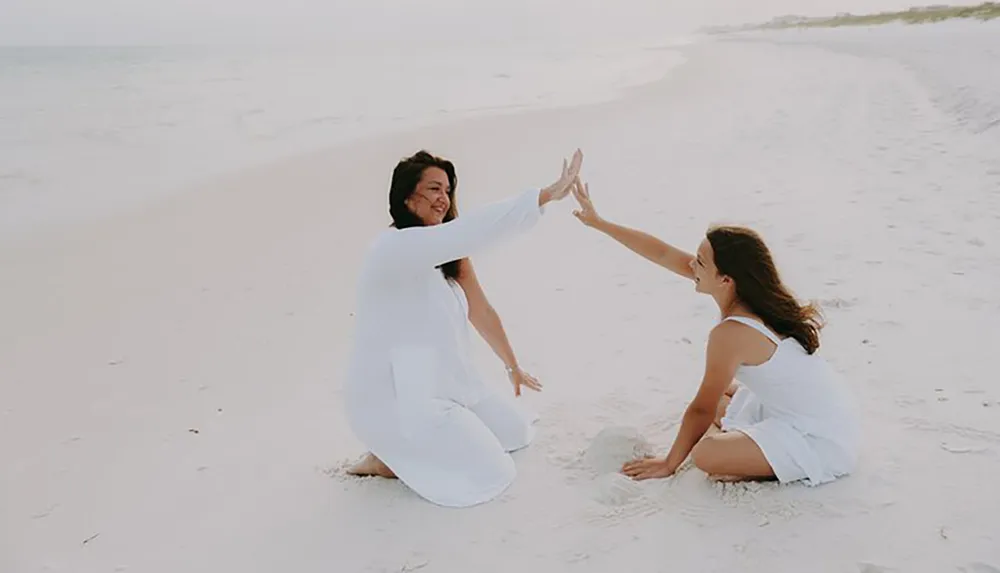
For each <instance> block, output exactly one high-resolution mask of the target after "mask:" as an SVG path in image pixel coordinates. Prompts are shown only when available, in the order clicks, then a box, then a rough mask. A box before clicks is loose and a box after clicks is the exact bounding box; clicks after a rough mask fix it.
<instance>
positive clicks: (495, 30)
mask: <svg viewBox="0 0 1000 573" xmlns="http://www.w3.org/2000/svg"><path fill="white" fill-rule="evenodd" d="M913 3H914V2H913V1H912V0H911V1H910V2H906V1H904V0H504V1H501V0H490V1H487V0H410V1H406V0H354V1H345V0H0V44H6V45H12V44H13V45H18V44H55V45H67V44H69V45H77V44H86V45H89V44H111V45H121V44H160V43H243V42H284V41H289V40H305V41H309V42H320V41H339V42H344V43H348V44H349V43H350V41H351V39H353V38H366V39H368V40H369V41H378V40H379V39H380V38H386V40H387V41H391V40H392V39H393V38H396V39H397V41H398V38H399V37H400V36H405V37H406V38H407V40H408V41H421V39H423V38H434V39H436V40H437V41H439V42H444V41H447V40H448V39H449V38H452V39H453V40H454V41H460V40H462V39H463V38H467V39H482V38H491V37H492V38H499V39H503V38H513V37H514V36H516V34H515V30H516V31H517V33H519V34H521V35H527V36H531V35H535V36H547V35H552V36H560V37H563V36H566V37H571V36H576V37H577V38H583V37H587V36H601V35H618V34H636V35H643V36H654V35H656V34H670V33H673V32H680V31H685V30H690V29H693V28H695V27H697V26H699V25H703V24H717V23H740V22H747V21H757V20H763V19H767V18H769V17H771V16H775V15H782V14H788V13H797V14H831V13H836V12H838V11H854V12H863V11H877V10H883V9H894V8H900V7H905V6H908V5H911V4H913ZM393 43H396V42H393Z"/></svg>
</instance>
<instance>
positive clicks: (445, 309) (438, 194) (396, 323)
mask: <svg viewBox="0 0 1000 573" xmlns="http://www.w3.org/2000/svg"><path fill="white" fill-rule="evenodd" d="M582 161H583V156H582V154H581V153H580V152H579V151H577V152H576V153H575V154H574V156H573V159H572V161H571V162H570V164H569V166H567V165H566V163H565V162H564V163H563V172H562V176H561V177H560V178H559V179H558V180H557V181H556V182H555V183H553V184H552V185H549V186H548V187H545V188H544V189H541V190H540V191H539V190H533V191H527V192H525V193H521V194H519V195H516V196H514V197H512V198H510V199H507V200H505V201H501V202H498V203H494V204H492V205H488V206H486V207H484V208H481V209H479V210H476V211H473V212H470V213H467V214H465V215H463V216H462V217H458V216H457V212H456V208H455V188H456V176H455V168H454V166H453V165H452V164H451V162H449V161H446V160H444V159H441V158H438V157H434V156H432V155H430V154H428V153H426V152H420V153H417V154H416V155H414V156H413V157H409V158H407V159H404V160H402V161H401V162H400V163H399V164H398V165H397V166H396V168H395V170H394V171H393V174H392V182H391V185H390V190H389V214H390V215H391V217H392V220H393V224H392V228H390V229H387V230H385V231H384V232H383V233H381V234H380V235H379V236H378V237H377V238H376V240H375V241H374V244H373V245H372V246H371V248H370V250H369V251H368V254H367V257H366V258H365V261H364V264H363V267H362V270H361V276H360V281H359V284H358V292H359V298H358V308H357V313H356V314H357V323H356V326H355V328H356V331H355V339H354V349H353V354H352V357H351V363H350V367H349V371H348V375H347V383H346V403H347V414H348V419H349V423H350V425H351V428H352V429H353V431H354V433H355V434H356V435H357V436H358V438H359V439H360V440H361V441H362V442H364V444H365V445H366V446H367V447H368V448H369V450H370V453H369V454H368V455H367V456H366V457H365V459H363V460H362V461H361V462H359V463H358V464H357V465H355V466H354V467H353V468H351V469H350V470H348V471H349V473H351V474H354V475H378V476H382V477H389V478H392V477H397V476H398V477H399V479H400V480H402V481H403V483H405V484H406V485H407V486H409V487H410V488H411V489H413V490H414V491H415V492H416V493H417V494H419V495H420V496H422V497H424V498H425V499H427V500H429V501H431V502H433V503H437V504H439V505H444V506H452V507H465V506H470V505H475V504H479V503H483V502H486V501H489V500H491V499H493V498H494V497H495V496H497V495H499V494H500V493H501V492H503V491H504V490H505V489H506V488H507V486H509V485H510V483H511V482H512V481H513V479H514V476H515V473H516V471H515V468H514V462H513V460H512V459H511V457H510V455H509V454H508V452H511V451H514V450H517V449H520V448H523V447H525V446H527V445H528V443H529V442H530V441H531V439H532V437H533V433H534V432H533V427H532V421H531V420H528V419H526V418H525V417H524V416H523V415H522V414H520V413H519V412H518V410H517V407H516V405H515V404H514V403H513V399H512V398H510V397H508V396H501V395H500V394H498V393H496V392H495V391H494V390H492V389H491V388H490V387H488V386H487V385H486V384H485V383H484V381H483V380H482V378H481V377H480V376H479V374H478V373H477V372H476V369H475V367H474V366H473V363H472V357H471V353H470V340H469V334H470V333H469V328H468V323H469V322H471V323H472V325H473V326H474V327H475V328H476V330H477V331H478V332H479V334H480V335H481V336H482V337H483V338H484V339H485V340H486V341H487V342H488V343H489V345H490V346H491V347H492V349H493V351H494V352H496V354H497V355H498V356H499V357H500V359H501V360H503V362H504V364H505V365H506V367H507V374H508V377H509V378H510V381H511V383H512V384H513V385H514V394H515V395H520V393H521V387H522V386H524V387H527V388H530V389H532V390H536V391H537V390H540V388H541V386H540V385H539V384H538V381H537V380H535V379H534V378H533V377H531V376H530V375H529V374H527V373H526V372H524V371H522V370H521V369H520V368H519V367H518V364H517V360H516V359H515V357H514V352H513V350H511V347H510V344H509V343H508V342H507V337H506V335H505V334H504V330H503V326H502V325H501V322H500V319H499V317H498V316H497V314H496V312H495V311H494V310H493V308H492V307H491V306H490V304H489V302H488V300H487V299H486V295H485V294H484V293H483V289H482V288H481V287H480V285H479V282H478V281H477V279H476V274H475V272H474V271H473V268H472V262H471V261H470V260H469V259H468V258H467V257H469V256H470V255H472V254H473V253H477V252H480V251H482V250H483V249H485V248H487V247H490V246H493V245H495V244H497V243H499V242H500V241H501V240H503V239H505V238H508V237H511V236H513V235H515V234H518V233H522V232H525V231H527V230H529V229H531V228H532V227H533V226H534V225H535V224H536V223H537V222H538V220H539V218H540V216H541V214H542V212H543V206H544V205H545V204H546V203H548V202H550V201H557V200H560V199H563V198H565V197H566V196H567V195H569V192H570V188H571V187H572V185H573V182H574V180H575V179H576V177H577V174H578V173H579V171H580V165H581V162H582Z"/></svg>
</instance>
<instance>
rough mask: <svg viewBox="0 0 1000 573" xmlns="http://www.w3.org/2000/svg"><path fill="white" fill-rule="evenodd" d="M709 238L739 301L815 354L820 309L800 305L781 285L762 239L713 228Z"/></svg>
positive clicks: (731, 229)
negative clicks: (731, 281) (733, 285)
mask: <svg viewBox="0 0 1000 573" xmlns="http://www.w3.org/2000/svg"><path fill="white" fill-rule="evenodd" d="M706 236H707V238H708V242H709V244H711V245H712V251H713V252H714V254H715V266H716V268H717V269H718V270H719V273H721V274H723V275H725V276H727V277H729V278H731V279H733V283H734V284H735V286H736V298H737V299H739V301H740V302H741V303H743V304H744V305H746V306H747V308H749V309H750V311H751V312H753V313H754V314H756V315H757V316H758V317H760V319H761V320H763V321H764V323H765V324H767V326H769V327H771V329H772V330H774V331H775V332H777V333H778V334H779V335H781V336H783V337H792V338H794V339H795V340H797V341H798V342H799V344H801V345H802V347H803V348H805V350H806V352H807V353H809V354H813V353H814V352H816V350H818V349H819V342H820V341H819V334H820V330H822V329H823V320H822V315H821V312H820V309H819V307H818V306H817V305H816V304H815V303H808V304H800V303H799V302H798V301H797V300H796V299H795V297H794V296H793V295H792V293H791V292H789V290H788V289H787V288H786V287H785V285H784V284H782V282H781V277H780V275H779V274H778V269H777V268H776V267H775V264H774V260H773V258H772V257H771V251H770V250H769V249H768V248H767V245H765V244H764V241H763V240H762V239H761V238H760V236H759V235H758V234H757V233H756V232H754V231H752V230H750V229H747V228H744V227H735V226H717V227H713V228H711V229H710V230H709V231H708V234H707V235H706Z"/></svg>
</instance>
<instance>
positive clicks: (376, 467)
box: [347, 453, 396, 479]
mask: <svg viewBox="0 0 1000 573" xmlns="http://www.w3.org/2000/svg"><path fill="white" fill-rule="evenodd" d="M347 473H348V474H350V475H352V476H379V477H384V478H389V479H392V478H395V477H396V474H394V473H392V470H391V469H389V466H387V465H385V464H384V463H382V460H380V459H378V457H376V456H375V454H372V453H369V454H368V455H367V456H365V458H364V459H363V460H361V461H360V462H358V463H356V464H354V465H353V466H351V467H350V468H348V470H347Z"/></svg>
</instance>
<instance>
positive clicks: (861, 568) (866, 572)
mask: <svg viewBox="0 0 1000 573" xmlns="http://www.w3.org/2000/svg"><path fill="white" fill-rule="evenodd" d="M893 571H897V569H896V568H895V567H887V566H885V565H878V564H876V563H858V573H892V572H893Z"/></svg>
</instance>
